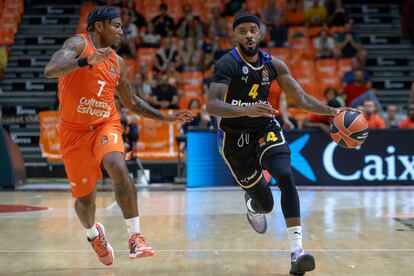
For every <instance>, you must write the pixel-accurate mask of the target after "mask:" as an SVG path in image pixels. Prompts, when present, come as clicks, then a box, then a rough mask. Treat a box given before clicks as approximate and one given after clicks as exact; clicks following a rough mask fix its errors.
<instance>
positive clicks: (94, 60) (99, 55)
mask: <svg viewBox="0 0 414 276" xmlns="http://www.w3.org/2000/svg"><path fill="white" fill-rule="evenodd" d="M111 53H112V51H111V47H106V48H99V49H97V50H96V51H95V52H94V53H93V54H92V55H90V56H88V64H89V65H95V64H99V63H101V62H103V61H105V60H106V59H107V58H108V57H109V55H110V54H111Z"/></svg>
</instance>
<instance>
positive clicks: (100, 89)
mask: <svg viewBox="0 0 414 276" xmlns="http://www.w3.org/2000/svg"><path fill="white" fill-rule="evenodd" d="M98 84H99V85H100V86H101V87H100V88H99V92H98V97H100V96H101V94H102V91H103V89H104V86H105V84H106V82H104V81H101V80H98Z"/></svg>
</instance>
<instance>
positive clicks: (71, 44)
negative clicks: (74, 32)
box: [44, 36, 85, 78]
mask: <svg viewBox="0 0 414 276" xmlns="http://www.w3.org/2000/svg"><path fill="white" fill-rule="evenodd" d="M84 48H85V41H84V40H83V38H82V37H80V36H74V37H71V38H69V39H67V40H66V41H65V43H63V46H62V48H60V49H59V50H58V51H57V52H55V53H54V54H53V56H52V58H51V59H50V61H49V63H48V64H47V65H46V68H45V71H44V74H45V76H46V78H57V77H60V76H65V75H67V74H69V73H70V72H72V71H74V70H76V69H78V68H79V66H78V62H77V60H76V57H78V56H79V55H80V54H81V53H82V51H83V49H84Z"/></svg>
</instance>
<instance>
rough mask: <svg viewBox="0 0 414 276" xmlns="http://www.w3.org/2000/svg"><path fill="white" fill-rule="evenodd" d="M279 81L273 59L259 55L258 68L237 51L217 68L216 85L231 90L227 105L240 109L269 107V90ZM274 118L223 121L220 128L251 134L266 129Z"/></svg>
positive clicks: (214, 80) (218, 62) (245, 117)
mask: <svg viewBox="0 0 414 276" xmlns="http://www.w3.org/2000/svg"><path fill="white" fill-rule="evenodd" d="M275 78H276V71H275V69H274V66H273V65H272V56H271V55H269V54H268V53H266V52H263V51H259V59H258V62H257V64H255V65H252V64H251V63H249V62H247V61H246V60H245V59H244V58H243V56H242V55H241V54H240V53H239V50H238V48H234V49H232V50H230V51H229V52H228V53H226V54H225V55H224V56H223V57H222V58H220V59H219V60H218V61H217V64H216V66H215V68H214V77H213V82H217V83H224V84H227V85H228V86H229V89H228V92H227V93H226V95H225V97H224V101H225V102H226V103H228V104H231V105H236V106H251V105H253V104H257V103H267V102H268V101H267V99H268V95H269V87H270V83H271V81H272V80H274V79H275ZM272 120H273V119H272V118H267V117H255V118H252V117H247V116H243V117H236V118H221V119H220V120H219V128H220V129H221V130H223V131H228V132H240V133H251V132H256V131H258V130H259V129H261V128H263V127H265V126H266V125H267V124H268V123H269V122H271V121H272Z"/></svg>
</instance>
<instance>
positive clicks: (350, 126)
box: [331, 110, 369, 148]
mask: <svg viewBox="0 0 414 276" xmlns="http://www.w3.org/2000/svg"><path fill="white" fill-rule="evenodd" d="M368 132H369V131H368V122H367V120H365V117H364V115H363V114H362V113H361V112H359V111H353V110H346V111H341V112H340V113H338V114H337V115H336V116H335V117H334V119H333V120H332V123H331V137H332V139H333V140H334V141H335V143H337V144H338V145H339V146H341V147H343V148H356V147H358V146H360V145H362V144H363V143H364V142H365V140H366V139H367V137H368Z"/></svg>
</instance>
